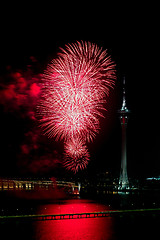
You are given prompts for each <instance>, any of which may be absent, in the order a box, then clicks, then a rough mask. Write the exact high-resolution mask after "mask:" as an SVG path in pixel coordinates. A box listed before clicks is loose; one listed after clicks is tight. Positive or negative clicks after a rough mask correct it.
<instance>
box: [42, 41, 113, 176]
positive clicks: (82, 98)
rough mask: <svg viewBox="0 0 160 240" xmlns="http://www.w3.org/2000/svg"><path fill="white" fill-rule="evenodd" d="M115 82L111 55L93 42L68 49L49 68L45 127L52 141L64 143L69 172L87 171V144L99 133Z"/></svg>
mask: <svg viewBox="0 0 160 240" xmlns="http://www.w3.org/2000/svg"><path fill="white" fill-rule="evenodd" d="M115 79H116V75H115V65H114V63H113V62H112V60H111V58H110V56H109V55H108V54H107V51H103V50H102V48H99V47H98V46H97V45H96V44H93V43H90V42H76V43H74V44H68V45H66V48H65V49H61V52H60V53H59V54H58V56H57V58H56V59H54V60H53V61H52V62H51V64H49V65H48V68H47V70H46V72H45V74H44V78H43V86H42V92H43V93H42V100H41V103H40V110H39V112H40V115H41V116H42V118H41V123H42V126H43V128H44V130H45V133H46V134H48V136H49V137H54V138H56V140H59V139H60V140H63V141H64V143H65V154H66V159H67V160H66V164H65V165H66V167H67V168H68V169H72V170H73V171H75V172H76V171H78V168H80V169H82V168H84V167H86V165H87V163H88V161H89V153H88V150H87V148H86V145H85V144H86V142H90V141H92V140H93V139H94V137H95V136H96V134H97V133H98V132H99V129H100V124H99V118H100V117H103V114H102V110H104V107H103V105H104V103H105V102H106V100H105V98H106V95H108V94H109V88H110V87H113V86H114V81H115ZM78 149H79V151H78ZM69 159H70V161H69Z"/></svg>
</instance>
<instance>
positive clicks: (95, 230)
mask: <svg viewBox="0 0 160 240" xmlns="http://www.w3.org/2000/svg"><path fill="white" fill-rule="evenodd" d="M108 209H109V208H108V206H105V205H102V204H97V203H93V202H90V201H84V200H70V201H66V202H64V203H63V204H55V205H53V204H48V205H44V206H40V208H39V209H38V214H58V213H59V214H60V213H64V214H65V213H82V212H96V211H105V210H108ZM34 229H35V236H36V240H46V239H47V240H54V239H55V240H62V239H70V240H73V239H86V240H94V239H95V240H101V239H104V240H108V239H111V236H112V235H113V219H112V218H111V217H108V218H91V219H87V218H85V219H70V220H69V219H68V220H56V221H40V222H36V223H35V228H34Z"/></svg>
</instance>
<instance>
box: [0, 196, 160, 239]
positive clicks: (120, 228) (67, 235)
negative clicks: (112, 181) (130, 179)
mask: <svg viewBox="0 0 160 240" xmlns="http://www.w3.org/2000/svg"><path fill="white" fill-rule="evenodd" d="M133 197H134V196H131V198H128V197H126V196H124V197H123V198H122V197H121V198H120V200H123V201H122V202H123V204H124V205H123V206H122V207H123V208H124V207H125V208H126V207H128V208H131V207H132V203H133V200H134V198H133ZM137 197H138V196H137ZM127 199H128V200H127ZM146 199H147V202H148V198H146ZM158 199H159V198H158ZM108 200H109V199H107V201H108ZM124 200H125V201H124ZM131 200H132V201H131ZM154 200H155V203H156V204H158V203H159V202H157V201H156V199H154ZM105 202H106V201H105ZM122 202H121V201H119V204H120V205H121V203H122ZM138 202H141V201H140V198H139V197H138ZM138 202H137V203H138ZM149 203H150V200H149ZM128 204H129V205H128ZM10 205H11V204H10ZM112 205H113V199H112ZM112 205H111V206H112ZM7 206H8V205H7ZM34 206H35V207H34V208H33V210H34V212H33V214H36V213H37V214H63V213H78V212H79V213H81V212H96V211H106V210H109V209H110V207H109V204H100V203H97V202H94V201H90V200H82V199H70V200H63V201H59V202H57V203H50V204H42V203H41V204H40V203H39V204H38V203H37V204H36V205H34ZM137 206H141V205H139V204H138V205H137V204H136V205H135V204H134V206H133V207H137ZM145 206H146V207H147V206H150V204H149V205H148V204H147V203H145ZM157 206H158V205H157ZM22 207H24V212H25V213H26V211H27V209H26V208H27V205H24V204H22V205H21V211H22ZM28 207H29V206H28ZM112 207H113V206H112ZM25 209H26V210H25ZM159 222H160V216H159V215H158V214H156V215H155V214H150V215H143V214H141V215H134V214H129V215H124V216H120V215H118V216H114V217H103V218H88V219H87V218H86V219H68V220H67V219H65V220H48V221H32V220H30V221H19V220H13V221H1V222H0V239H1V236H4V238H2V239H5V240H12V239H16V240H22V239H23V240H67V239H69V240H74V239H75V240H77V239H84V240H121V239H123V240H133V239H134V240H135V239H145V240H146V239H149V240H152V239H157V236H158V235H159Z"/></svg>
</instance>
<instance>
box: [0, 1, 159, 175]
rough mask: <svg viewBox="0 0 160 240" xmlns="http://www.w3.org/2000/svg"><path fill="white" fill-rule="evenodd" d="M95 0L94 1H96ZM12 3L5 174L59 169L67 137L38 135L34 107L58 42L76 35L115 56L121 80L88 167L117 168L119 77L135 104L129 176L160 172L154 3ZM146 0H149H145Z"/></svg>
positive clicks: (2, 106)
mask: <svg viewBox="0 0 160 240" xmlns="http://www.w3.org/2000/svg"><path fill="white" fill-rule="evenodd" d="M92 4H93V3H92ZM116 4H117V3H116V2H113V4H110V5H107V4H105V6H103V5H100V4H99V5H95V6H91V5H88V6H86V5H84V4H82V3H81V6H72V8H71V7H70V6H55V5H54V6H52V7H50V6H47V7H46V6H41V7H40V8H39V6H38V7H34V6H29V5H27V6H25V7H20V6H18V7H17V6H15V5H14V6H10V8H8V7H6V8H5V9H4V11H3V15H2V20H1V37H0V41H1V43H0V51H1V55H0V63H1V66H0V71H1V72H0V114H1V121H2V123H1V129H0V132H1V158H0V159H1V160H0V161H1V167H0V175H1V176H18V175H25V174H26V175H33V176H34V175H35V176H36V175H47V174H50V175H54V174H55V175H58V174H70V173H64V170H62V169H61V161H62V152H63V151H62V148H63V147H62V145H63V144H62V143H56V142H55V141H54V139H53V140H48V138H47V137H45V136H43V135H41V131H40V129H39V127H38V123H37V121H36V115H35V109H36V105H37V102H38V99H39V96H40V86H39V83H40V79H41V74H42V73H43V71H44V69H45V68H46V66H47V64H48V63H49V62H50V61H51V60H52V58H54V57H55V55H56V52H57V51H58V49H59V47H64V45H65V44H67V43H72V42H74V41H76V40H85V41H91V42H94V43H96V44H97V45H99V46H102V47H103V48H104V49H108V52H109V54H110V55H111V56H112V59H113V60H114V61H115V63H116V68H117V82H116V85H115V89H114V90H111V92H110V97H109V99H108V103H107V108H108V112H107V113H106V114H105V116H106V118H105V119H102V120H101V131H100V134H99V135H97V137H96V139H95V141H94V142H93V143H92V144H89V145H88V147H89V151H90V154H91V162H90V164H89V166H88V169H87V171H88V172H89V173H91V172H92V173H94V172H96V171H102V170H109V171H111V172H112V174H113V175H117V176H118V175H119V171H120V169H119V168H120V158H121V156H120V155H121V149H120V147H121V127H120V123H119V119H118V114H117V109H119V108H120V107H121V101H122V99H121V97H122V96H121V91H122V78H123V76H124V75H125V77H126V91H127V105H128V108H129V109H130V110H131V115H130V119H129V123H128V133H127V134H128V135H127V140H128V141H127V148H128V172H129V176H132V177H137V176H155V175H160V152H159V149H160V138H159V136H160V127H159V94H158V92H159V66H158V63H159V42H160V41H159V40H160V39H159V32H158V20H159V19H158V15H157V11H156V6H153V5H149V3H148V5H141V6H140V5H135V4H133V3H132V4H128V5H120V6H117V5H116ZM145 4H146V3H145Z"/></svg>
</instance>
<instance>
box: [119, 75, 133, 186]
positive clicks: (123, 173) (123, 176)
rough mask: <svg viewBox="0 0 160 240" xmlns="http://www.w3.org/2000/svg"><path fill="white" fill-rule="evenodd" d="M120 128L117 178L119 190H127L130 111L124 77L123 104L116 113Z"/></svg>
mask: <svg viewBox="0 0 160 240" xmlns="http://www.w3.org/2000/svg"><path fill="white" fill-rule="evenodd" d="M118 114H119V117H120V122H121V128H122V149H121V170H120V178H119V189H121V190H125V189H128V188H129V180H128V174H127V139H126V131H127V123H128V117H129V114H130V110H128V108H127V105H126V90H125V77H124V78H123V102H122V107H121V109H120V110H119V111H118Z"/></svg>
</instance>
